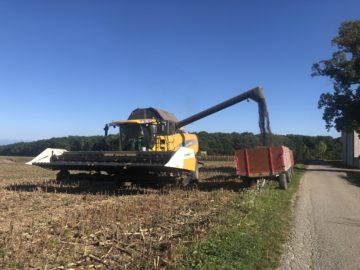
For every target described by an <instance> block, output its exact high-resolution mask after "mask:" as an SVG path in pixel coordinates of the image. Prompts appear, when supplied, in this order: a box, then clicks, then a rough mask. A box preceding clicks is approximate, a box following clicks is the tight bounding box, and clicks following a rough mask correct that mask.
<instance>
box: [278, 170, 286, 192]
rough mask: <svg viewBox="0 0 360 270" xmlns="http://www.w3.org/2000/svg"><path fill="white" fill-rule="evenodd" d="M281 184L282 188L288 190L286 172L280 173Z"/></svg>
mask: <svg viewBox="0 0 360 270" xmlns="http://www.w3.org/2000/svg"><path fill="white" fill-rule="evenodd" d="M279 186H280V188H281V189H284V190H287V181H286V175H285V173H282V174H280V175H279Z"/></svg>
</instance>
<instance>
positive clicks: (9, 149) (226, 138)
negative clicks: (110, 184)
mask: <svg viewBox="0 0 360 270" xmlns="http://www.w3.org/2000/svg"><path fill="white" fill-rule="evenodd" d="M197 135H198V138H199V144H200V150H201V151H207V153H208V155H232V154H233V152H234V150H235V149H241V148H251V147H255V146H259V145H260V137H259V135H254V134H252V133H249V132H244V133H236V132H233V133H220V132H218V133H207V132H204V131H202V132H199V133H197ZM271 141H272V145H285V146H288V147H290V148H291V149H293V150H294V156H295V159H296V160H310V159H329V160H335V159H340V154H341V141H340V138H337V139H334V138H332V137H330V136H303V135H273V136H272V138H271ZM46 148H63V149H67V150H71V151H100V150H104V151H105V150H117V149H118V138H117V136H116V135H110V136H108V137H103V136H89V137H83V136H69V137H61V138H51V139H47V140H39V141H34V142H22V143H14V144H9V145H2V146H0V155H1V156H36V155H38V154H39V153H41V152H42V151H43V150H44V149H46Z"/></svg>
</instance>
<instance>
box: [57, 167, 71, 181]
mask: <svg viewBox="0 0 360 270" xmlns="http://www.w3.org/2000/svg"><path fill="white" fill-rule="evenodd" d="M66 180H70V173H69V171H66V170H61V171H60V172H58V173H57V175H56V181H58V182H62V181H66Z"/></svg>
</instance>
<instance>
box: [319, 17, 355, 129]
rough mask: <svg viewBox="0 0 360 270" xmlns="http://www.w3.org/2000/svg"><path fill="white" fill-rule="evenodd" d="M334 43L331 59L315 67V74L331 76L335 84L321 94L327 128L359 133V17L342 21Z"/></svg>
mask: <svg viewBox="0 0 360 270" xmlns="http://www.w3.org/2000/svg"><path fill="white" fill-rule="evenodd" d="M332 44H333V45H335V46H337V47H338V50H337V51H336V52H334V53H333V54H332V58H331V59H329V60H322V61H320V62H318V63H316V64H314V65H313V66H312V71H313V73H312V76H326V77H329V78H330V79H331V80H332V82H333V85H334V91H333V92H326V93H323V94H322V95H321V96H320V100H319V103H318V108H319V109H321V108H324V113H323V119H324V120H325V122H326V128H327V129H328V130H329V129H330V128H331V127H335V128H336V129H337V130H338V131H341V130H356V131H358V132H360V20H354V21H346V22H343V23H342V24H341V26H340V28H339V33H338V36H337V37H334V38H333V39H332Z"/></svg>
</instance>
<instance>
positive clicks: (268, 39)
mask: <svg viewBox="0 0 360 270" xmlns="http://www.w3.org/2000/svg"><path fill="white" fill-rule="evenodd" d="M359 10H360V1H355V0H342V1H308V0H304V1H290V0H288V1H285V0H282V1H280V0H275V1H265V0H264V1H259V0H258V1H257V0H255V1H240V0H239V1H230V0H224V1H218V0H217V1H211V0H209V1H186V0H185V1H184V0H183V1H91V0H88V1H74V0H72V1H65V0H62V1H35V0H23V1H17V0H0V97H1V99H0V101H1V103H0V126H1V128H0V139H15V140H36V139H43V138H50V137H59V136H67V135H97V134H102V133H103V130H102V128H103V126H104V124H105V123H107V122H110V121H112V120H116V119H126V118H127V117H128V115H129V114H130V112H131V111H132V110H133V109H135V108H138V107H149V106H153V107H158V108H162V109H164V110H168V111H171V112H173V113H174V114H175V115H176V116H177V117H178V119H179V120H180V119H183V118H185V117H187V116H189V115H191V114H194V113H197V112H198V111H201V110H203V109H206V108H207V107H209V106H212V105H214V104H216V103H219V102H221V101H223V100H225V99H228V98H230V97H232V96H235V95H237V94H240V93H242V92H244V91H246V90H248V89H251V88H253V87H255V86H257V85H259V86H261V87H263V89H264V92H265V96H266V99H267V103H268V109H269V113H270V121H271V126H272V130H273V132H274V133H277V134H289V133H291V134H305V135H331V136H335V137H336V136H338V133H337V132H336V131H335V130H331V131H330V132H327V131H326V129H325V123H324V121H323V120H322V111H321V110H319V109H317V102H318V99H319V96H320V94H321V93H322V92H324V91H328V90H332V84H331V82H330V81H329V80H328V79H326V78H319V77H315V78H312V77H311V66H312V64H313V63H315V62H317V61H319V60H322V59H328V58H330V57H331V53H332V52H333V51H334V50H335V49H336V48H335V47H332V46H331V39H332V38H333V37H334V36H336V35H337V31H338V27H339V25H340V23H341V22H342V21H344V20H352V19H359V17H360V16H359V14H360V13H359ZM257 117H258V115H257V105H256V104H255V103H254V102H244V103H240V104H238V105H235V106H233V107H231V108H228V109H226V110H224V111H222V112H219V113H218V114H216V115H213V116H210V117H208V118H206V119H203V120H200V121H198V122H196V123H193V124H191V125H189V126H188V127H187V130H189V131H201V130H205V131H208V132H215V131H222V132H231V131H236V132H245V131H250V132H254V133H258V131H259V128H258V125H257V121H258V119H257Z"/></svg>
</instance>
